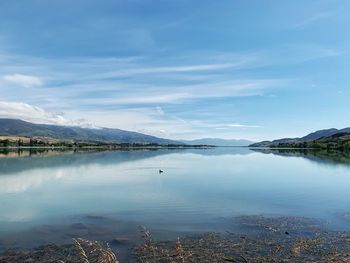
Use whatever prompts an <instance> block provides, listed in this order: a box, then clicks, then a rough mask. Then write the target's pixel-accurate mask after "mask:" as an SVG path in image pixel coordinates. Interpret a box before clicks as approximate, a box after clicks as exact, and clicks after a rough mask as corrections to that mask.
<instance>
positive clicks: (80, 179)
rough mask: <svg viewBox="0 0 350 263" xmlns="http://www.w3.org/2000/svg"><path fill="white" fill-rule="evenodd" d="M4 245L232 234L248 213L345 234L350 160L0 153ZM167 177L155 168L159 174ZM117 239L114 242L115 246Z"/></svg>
mask: <svg viewBox="0 0 350 263" xmlns="http://www.w3.org/2000/svg"><path fill="white" fill-rule="evenodd" d="M0 157H1V158H0V209H1V213H0V249H1V250H2V251H3V250H5V249H8V248H13V247H29V248H30V247H35V246H38V245H43V244H47V243H50V242H55V243H65V242H70V240H71V238H72V237H84V238H89V239H95V240H103V241H110V242H112V241H113V240H114V241H115V242H114V245H115V246H116V247H117V248H118V249H119V250H120V251H121V253H122V254H123V253H124V256H125V255H127V253H128V252H127V249H129V248H130V247H131V246H132V244H134V243H137V242H138V239H139V238H140V233H139V230H138V226H140V225H142V226H146V227H147V228H149V229H150V230H151V231H152V233H153V234H154V236H155V237H156V238H159V239H170V238H175V237H177V236H183V235H189V234H193V233H202V232H208V231H217V232H224V231H227V230H230V231H233V230H237V231H239V229H236V226H235V225H234V224H233V223H232V219H233V218H235V217H237V216H242V215H266V216H303V217H311V218H317V219H322V220H325V221H326V222H327V223H328V225H329V227H331V228H333V229H337V230H349V228H350V221H348V220H347V217H346V216H344V215H347V214H348V213H349V212H350V203H349V200H350V191H349V188H350V165H349V159H350V158H348V156H346V155H343V154H340V153H327V154H325V153H322V152H305V151H299V152H298V151H288V150H275V151H271V150H264V149H262V150H250V149H248V148H212V149H159V150H147V149H143V150H136V151H110V152H77V153H75V152H72V151H62V152H55V151H39V152H35V151H34V152H20V153H17V152H5V153H2V154H0ZM160 169H161V170H162V171H163V173H159V170H160ZM112 245H113V242H112Z"/></svg>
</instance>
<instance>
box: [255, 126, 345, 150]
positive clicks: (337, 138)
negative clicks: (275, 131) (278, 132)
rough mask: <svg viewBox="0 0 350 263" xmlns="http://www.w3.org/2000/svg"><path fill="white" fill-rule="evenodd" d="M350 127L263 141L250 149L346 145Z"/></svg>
mask: <svg viewBox="0 0 350 263" xmlns="http://www.w3.org/2000/svg"><path fill="white" fill-rule="evenodd" d="M349 135H350V127H349V128H344V129H335V128H332V129H326V130H319V131H315V132H312V133H310V134H308V135H306V136H304V137H301V138H283V139H278V140H273V141H262V142H258V143H253V144H251V145H249V146H250V147H279V146H280V147H299V146H300V147H301V146H302V145H304V146H305V147H311V146H317V144H318V145H321V144H323V145H325V144H330V143H333V144H338V143H340V144H344V143H346V141H347V140H348V139H349V138H350V136H349Z"/></svg>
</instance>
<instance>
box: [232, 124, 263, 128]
mask: <svg viewBox="0 0 350 263" xmlns="http://www.w3.org/2000/svg"><path fill="white" fill-rule="evenodd" d="M227 126H228V127H230V128H260V127H261V126H259V125H247V124H240V123H232V124H227Z"/></svg>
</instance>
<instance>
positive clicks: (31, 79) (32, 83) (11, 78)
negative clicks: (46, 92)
mask: <svg viewBox="0 0 350 263" xmlns="http://www.w3.org/2000/svg"><path fill="white" fill-rule="evenodd" d="M2 78H3V80H5V81H6V82H9V83H13V84H15V85H19V86H22V87H25V88H32V87H41V86H42V85H43V81H42V80H41V79H40V78H39V77H36V76H30V75H23V74H17V73H16V74H12V75H5V76H3V77H2Z"/></svg>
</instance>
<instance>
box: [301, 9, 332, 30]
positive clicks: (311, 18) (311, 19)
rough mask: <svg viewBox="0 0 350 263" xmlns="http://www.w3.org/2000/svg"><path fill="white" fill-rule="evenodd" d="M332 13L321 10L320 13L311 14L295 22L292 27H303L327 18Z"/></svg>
mask: <svg viewBox="0 0 350 263" xmlns="http://www.w3.org/2000/svg"><path fill="white" fill-rule="evenodd" d="M332 15H333V14H332V13H329V12H322V13H317V14H313V15H311V16H309V17H307V18H305V19H303V20H301V21H300V22H298V23H297V24H295V25H294V27H295V28H304V27H307V26H309V25H312V24H314V23H316V22H318V21H321V20H324V19H327V18H329V17H331V16H332Z"/></svg>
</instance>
